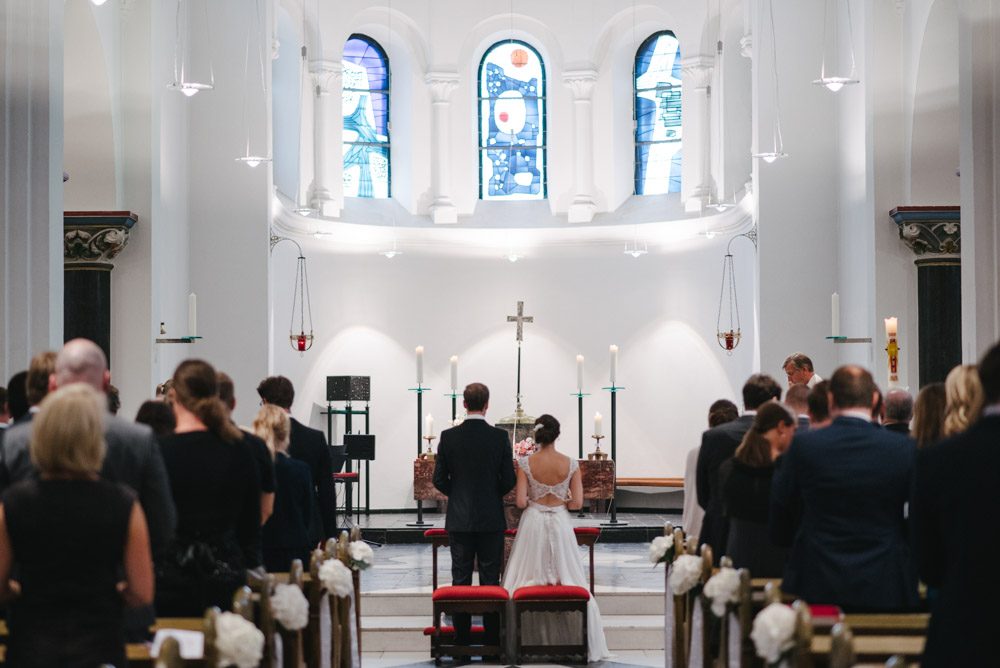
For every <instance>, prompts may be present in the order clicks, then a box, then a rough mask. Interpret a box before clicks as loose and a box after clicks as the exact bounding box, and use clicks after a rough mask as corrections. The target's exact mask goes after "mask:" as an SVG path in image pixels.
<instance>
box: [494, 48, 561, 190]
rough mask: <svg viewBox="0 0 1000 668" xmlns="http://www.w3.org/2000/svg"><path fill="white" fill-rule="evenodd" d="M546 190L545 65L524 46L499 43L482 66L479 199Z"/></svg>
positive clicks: (532, 50)
mask: <svg viewBox="0 0 1000 668" xmlns="http://www.w3.org/2000/svg"><path fill="white" fill-rule="evenodd" d="M545 191H546V182H545V65H544V63H542V59H541V57H540V56H539V55H538V52H537V51H535V50H534V49H533V48H531V47H530V46H528V45H527V44H525V43H524V42H519V41H516V40H507V41H504V42H498V43H497V44H494V45H493V46H491V47H490V48H489V49H487V51H486V54H485V55H484V56H483V61H482V63H481V64H480V66H479V196H480V198H481V199H543V198H544V197H545V194H546V192H545Z"/></svg>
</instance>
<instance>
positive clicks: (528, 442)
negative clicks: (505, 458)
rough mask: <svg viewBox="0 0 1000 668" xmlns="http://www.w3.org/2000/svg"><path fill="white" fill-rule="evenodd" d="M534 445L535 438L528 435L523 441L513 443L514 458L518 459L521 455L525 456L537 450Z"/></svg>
mask: <svg viewBox="0 0 1000 668" xmlns="http://www.w3.org/2000/svg"><path fill="white" fill-rule="evenodd" d="M537 449H538V448H537V446H536V445H535V440H534V439H533V438H531V437H530V436H529V437H528V438H526V439H524V440H523V441H520V442H518V443H515V444H514V458H515V459H520V458H521V457H527V456H528V455H530V454H533V453H534V452H535V450H537Z"/></svg>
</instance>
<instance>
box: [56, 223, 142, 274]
mask: <svg viewBox="0 0 1000 668" xmlns="http://www.w3.org/2000/svg"><path fill="white" fill-rule="evenodd" d="M137 220H138V216H136V215H135V214H134V213H131V212H129V211H94V212H89V211H67V212H66V213H65V214H63V261H64V264H66V265H79V264H89V265H96V266H92V267H90V268H99V267H102V266H103V267H106V268H107V269H108V270H110V269H111V268H112V267H113V266H114V265H113V264H112V260H114V259H115V258H116V257H117V256H118V254H119V253H121V252H122V251H123V250H125V246H127V245H128V239H129V230H131V229H132V226H133V225H135V223H136V221H137Z"/></svg>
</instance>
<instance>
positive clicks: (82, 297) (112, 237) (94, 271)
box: [63, 211, 139, 364]
mask: <svg viewBox="0 0 1000 668" xmlns="http://www.w3.org/2000/svg"><path fill="white" fill-rule="evenodd" d="M138 220H139V217H138V216H137V215H136V214H134V213H132V212H130V211H67V212H66V213H65V215H64V217H63V275H64V286H65V288H64V289H65V292H64V299H63V321H64V339H65V340H66V341H69V340H70V339H76V338H84V339H90V340H91V341H93V342H94V343H96V344H97V345H99V346H100V347H101V349H102V350H103V351H104V354H105V356H107V358H108V363H109V364H110V362H111V270H112V269H114V265H113V264H112V263H111V261H112V260H114V259H115V257H117V256H118V254H119V253H121V252H122V251H123V250H125V246H126V245H127V244H128V236H129V230H131V229H132V226H133V225H135V224H136V222H137V221H138Z"/></svg>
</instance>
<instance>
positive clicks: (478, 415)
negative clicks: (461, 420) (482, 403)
mask: <svg viewBox="0 0 1000 668" xmlns="http://www.w3.org/2000/svg"><path fill="white" fill-rule="evenodd" d="M465 419H466V420H482V421H484V422H485V421H486V416H485V415H483V414H482V413H469V414H468V415H466V416H465Z"/></svg>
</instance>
